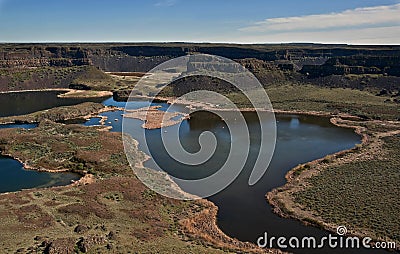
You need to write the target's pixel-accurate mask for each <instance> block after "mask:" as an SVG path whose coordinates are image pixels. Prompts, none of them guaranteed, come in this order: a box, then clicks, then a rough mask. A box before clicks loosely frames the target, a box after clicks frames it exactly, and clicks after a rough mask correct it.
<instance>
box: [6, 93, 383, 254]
mask: <svg viewBox="0 0 400 254" xmlns="http://www.w3.org/2000/svg"><path fill="white" fill-rule="evenodd" d="M103 103H104V104H105V105H116V106H119V107H124V106H125V103H123V102H115V101H114V100H113V99H112V98H110V99H107V100H106V101H104V102H103ZM131 103H132V105H133V106H130V108H141V107H143V106H146V105H147V104H146V102H143V101H135V102H131ZM155 105H160V106H162V109H163V110H165V109H166V108H167V107H168V105H167V104H165V103H161V104H155ZM22 111H23V110H22ZM25 111H26V109H25ZM0 113H1V112H0ZM122 113H123V112H122V111H116V112H106V113H103V114H102V115H105V116H107V117H108V120H107V122H106V125H108V126H112V130H111V131H116V132H121V131H122ZM245 118H246V121H247V124H248V127H249V130H250V138H251V147H250V154H249V157H248V160H247V162H246V165H245V167H244V169H243V171H242V173H241V174H240V175H239V177H238V178H237V179H236V180H235V181H234V182H233V183H232V184H231V185H230V186H228V188H226V189H225V190H224V191H222V192H220V193H218V194H216V195H214V196H212V197H210V198H209V200H210V201H212V202H214V203H215V204H216V205H217V206H218V207H219V211H218V226H219V227H220V228H221V229H222V230H223V231H224V232H225V233H226V234H228V235H229V236H232V237H235V238H238V239H239V240H242V241H250V242H256V240H257V239H258V237H259V236H261V235H263V234H264V232H268V235H269V236H276V237H279V236H286V237H288V238H289V237H291V236H298V237H302V236H315V237H317V238H318V237H322V236H326V235H327V234H328V232H326V231H324V230H320V229H317V228H314V227H308V226H304V225H303V224H301V223H300V222H298V221H295V220H291V219H283V218H280V217H279V216H277V215H276V214H274V213H273V212H272V209H271V206H270V205H269V204H268V202H267V201H266V199H265V194H266V193H267V192H268V191H270V190H272V189H273V188H276V187H278V186H282V185H283V184H285V178H284V176H285V174H286V173H287V172H288V171H289V170H290V169H291V168H293V167H294V166H296V165H298V164H300V163H304V162H307V161H311V160H314V159H317V158H321V157H324V156H325V155H327V154H332V153H335V152H337V151H340V150H344V149H348V148H351V147H353V146H354V145H355V144H357V143H359V142H360V137H359V136H358V135H356V134H355V133H354V131H353V130H352V129H344V128H338V127H336V126H334V125H332V124H331V123H330V122H329V120H328V119H327V118H320V117H312V116H297V115H278V116H277V117H276V118H277V121H278V123H277V131H278V133H277V144H276V151H275V154H274V157H273V159H272V162H271V164H270V166H269V168H268V171H267V173H266V174H265V175H264V177H263V178H262V179H261V180H260V181H259V182H258V183H257V184H256V185H254V186H248V184H247V182H248V178H249V176H250V172H251V170H252V165H253V164H254V161H255V159H256V157H257V155H258V149H259V146H260V145H261V144H260V138H259V137H260V127H259V123H258V118H257V116H256V114H254V113H245ZM99 120H100V118H93V119H90V120H89V121H87V122H85V123H83V124H84V125H86V126H91V125H97V124H99ZM126 121H128V123H129V126H130V127H131V128H130V131H129V133H130V134H131V135H132V136H133V137H134V138H135V139H137V140H138V141H139V148H142V149H143V145H144V140H143V139H142V137H141V129H140V128H141V125H142V124H143V122H142V121H140V120H137V119H128V120H126ZM174 128H179V135H180V139H181V142H182V145H183V146H184V147H185V148H186V149H187V150H188V151H191V152H195V151H197V150H198V149H199V148H200V147H199V144H198V137H199V135H200V134H201V133H202V132H204V131H211V132H213V133H214V134H215V136H216V138H217V141H218V147H217V149H216V153H215V154H214V155H213V157H212V158H211V159H210V160H209V161H207V162H205V163H204V164H202V165H199V166H186V165H183V164H180V163H177V162H175V161H174V160H173V159H172V158H170V157H169V156H168V154H167V153H166V151H165V149H164V147H163V145H162V142H161V136H160V134H161V132H160V130H146V139H147V140H146V142H147V144H148V146H149V148H150V151H151V156H152V159H151V160H149V161H147V162H146V163H145V165H146V166H147V167H151V168H154V163H158V164H159V166H161V167H162V168H163V169H164V170H165V171H167V172H169V173H170V174H172V175H175V176H178V177H182V178H187V179H194V178H198V177H202V176H205V175H209V174H212V173H213V172H215V171H216V170H218V168H219V167H220V166H221V165H222V163H223V162H224V160H225V159H226V158H227V155H228V154H229V149H230V145H231V142H232V144H233V145H239V146H240V138H241V137H233V138H232V139H231V137H230V133H229V130H228V128H227V127H226V125H225V124H224V122H222V121H221V120H220V119H218V118H215V117H212V116H211V115H210V113H196V114H195V115H193V117H192V118H191V119H189V120H186V121H183V122H182V123H181V124H180V125H175V126H171V127H168V128H166V130H167V131H173V129H174ZM15 169H17V170H15ZM0 173H1V174H2V175H5V177H2V179H3V181H4V183H1V185H0V186H3V185H4V186H6V182H7V181H5V180H4V179H18V180H16V182H20V183H21V185H20V186H19V187H15V188H14V189H15V190H17V189H18V188H19V189H21V188H29V186H31V187H37V186H42V185H46V184H49V181H50V182H51V181H54V179H53V180H51V179H50V178H46V177H47V175H49V174H47V175H46V173H38V172H34V171H25V170H23V169H22V167H21V165H20V164H19V162H17V161H15V160H12V159H9V158H4V157H0ZM10 174H12V175H10ZM18 174H21V175H18ZM35 174H38V175H40V177H38V178H41V179H37V182H36V180H34V179H35V176H34V175H35ZM52 175H57V176H61V177H60V178H62V179H68V176H67V175H63V174H50V176H52ZM50 176H49V177H50ZM19 179H20V180H19ZM70 180H71V179H68V180H66V181H70ZM52 184H53V185H54V182H52ZM14 185H16V186H18V183H10V184H9V188H11V187H14ZM181 187H182V188H183V189H185V187H184V186H181ZM8 191H9V190H8ZM1 192H3V191H1ZM288 251H291V252H295V253H378V252H376V251H373V252H371V251H366V250H364V249H361V250H343V249H336V250H335V249H334V250H331V249H323V250H302V249H300V250H291V249H288ZM381 252H382V253H387V252H385V251H381Z"/></svg>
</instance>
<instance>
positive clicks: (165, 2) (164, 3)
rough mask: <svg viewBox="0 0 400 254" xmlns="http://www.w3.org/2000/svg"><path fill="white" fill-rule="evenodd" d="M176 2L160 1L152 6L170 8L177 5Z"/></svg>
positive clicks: (174, 0) (175, 0)
mask: <svg viewBox="0 0 400 254" xmlns="http://www.w3.org/2000/svg"><path fill="white" fill-rule="evenodd" d="M177 2H178V0H161V1H159V2H157V3H155V4H154V6H155V7H170V6H174V5H175V4H177Z"/></svg>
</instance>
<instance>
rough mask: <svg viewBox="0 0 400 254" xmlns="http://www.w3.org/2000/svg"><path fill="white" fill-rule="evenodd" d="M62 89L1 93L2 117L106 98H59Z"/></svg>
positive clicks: (0, 106) (0, 113) (0, 115)
mask: <svg viewBox="0 0 400 254" xmlns="http://www.w3.org/2000/svg"><path fill="white" fill-rule="evenodd" d="M62 93H63V92H60V91H38V92H20V93H4V94H0V117H3V116H14V115H24V114H29V113H33V112H36V111H39V110H44V109H49V108H54V107H59V106H70V105H76V104H79V103H82V102H86V101H92V102H102V101H104V98H80V99H76V98H58V97H57V95H59V94H62Z"/></svg>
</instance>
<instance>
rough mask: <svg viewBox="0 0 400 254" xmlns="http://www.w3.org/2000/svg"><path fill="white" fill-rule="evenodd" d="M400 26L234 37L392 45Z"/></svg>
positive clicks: (398, 40)
mask: <svg viewBox="0 0 400 254" xmlns="http://www.w3.org/2000/svg"><path fill="white" fill-rule="evenodd" d="M399 31H400V25H399V26H391V27H374V28H358V29H342V30H337V31H334V32H332V31H308V32H293V31H286V32H283V33H272V34H265V33H263V34H251V35H243V33H242V34H241V36H237V37H236V40H235V41H236V42H241V43H290V42H314V43H344V44H359V45H373V44H374V45H389V44H391V45H393V44H396V45H398V44H400V32H399ZM215 40H216V41H229V39H227V38H215Z"/></svg>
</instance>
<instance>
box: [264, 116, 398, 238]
mask: <svg viewBox="0 0 400 254" xmlns="http://www.w3.org/2000/svg"><path fill="white" fill-rule="evenodd" d="M356 118H357V117H356ZM353 120H354V119H353ZM330 122H331V123H332V124H334V125H335V126H338V127H341V128H352V129H354V131H355V133H357V134H358V135H360V136H361V138H362V139H361V143H360V144H358V145H356V146H355V147H353V148H350V149H347V150H342V151H338V152H336V153H334V154H331V155H327V156H325V157H324V158H319V159H316V160H313V161H310V162H306V163H303V164H300V165H298V166H296V167H294V168H292V169H290V170H289V171H288V172H287V173H286V175H285V179H286V183H285V184H284V185H283V186H280V187H277V188H275V189H273V190H271V191H270V192H268V193H267V194H266V195H265V197H266V199H267V201H268V202H269V204H270V205H271V206H272V207H273V212H274V213H276V214H278V215H279V216H281V217H283V218H287V219H295V220H298V221H300V222H302V223H303V224H305V225H306V226H314V227H318V228H321V229H324V230H327V231H329V232H333V233H336V230H337V228H338V227H339V226H341V225H336V224H332V223H328V222H326V221H325V220H324V219H322V218H321V217H319V216H317V215H315V214H314V212H313V211H312V210H310V209H306V208H304V207H302V206H301V205H300V204H298V203H296V202H295V201H294V193H296V192H301V191H302V190H305V189H307V187H308V182H307V180H308V179H309V178H311V177H313V176H316V175H318V174H320V173H321V172H322V171H323V170H324V169H325V168H327V167H329V166H336V165H343V164H346V163H348V162H352V161H353V160H355V159H357V158H359V157H360V156H371V154H373V155H376V154H377V153H379V152H381V149H382V147H381V145H382V141H381V138H383V137H388V136H393V135H396V134H400V130H395V131H389V132H379V131H373V132H372V134H371V133H368V131H369V129H368V127H363V126H361V125H360V124H357V122H355V121H351V120H345V119H343V118H341V117H335V116H334V117H331V118H330ZM371 122H376V123H380V124H382V125H386V124H394V125H397V126H398V125H399V122H396V121H378V120H372V121H371ZM358 123H360V122H358ZM373 235H375V234H374V233H373V232H369V231H366V230H365V229H358V228H355V229H352V230H349V231H348V234H347V236H357V237H360V238H363V237H371V236H373ZM372 238H373V242H377V241H388V239H387V238H382V237H372ZM389 240H391V239H389ZM391 241H393V240H391Z"/></svg>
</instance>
